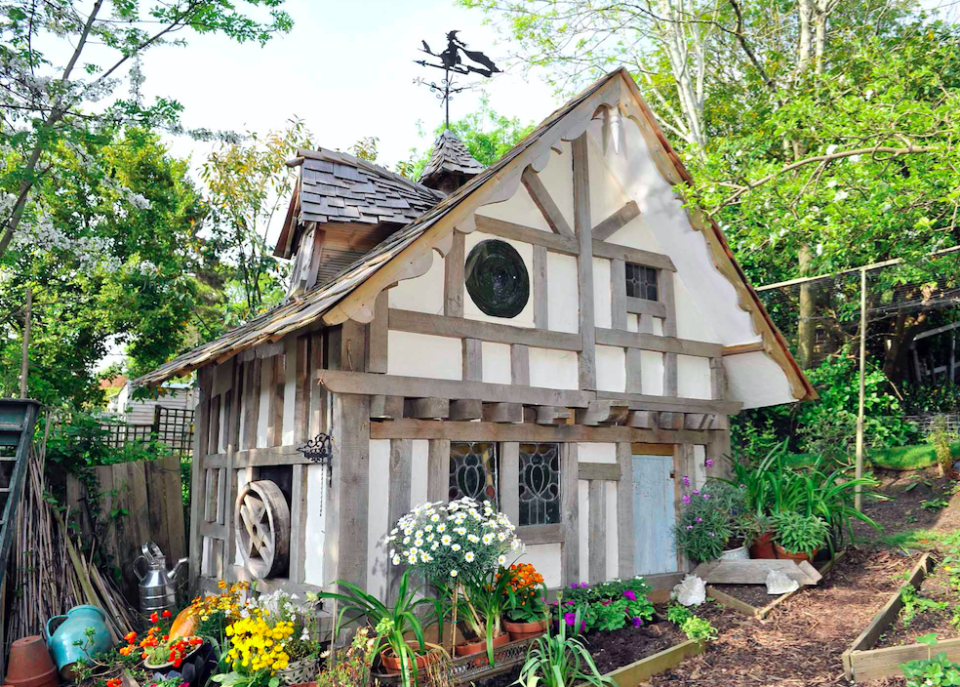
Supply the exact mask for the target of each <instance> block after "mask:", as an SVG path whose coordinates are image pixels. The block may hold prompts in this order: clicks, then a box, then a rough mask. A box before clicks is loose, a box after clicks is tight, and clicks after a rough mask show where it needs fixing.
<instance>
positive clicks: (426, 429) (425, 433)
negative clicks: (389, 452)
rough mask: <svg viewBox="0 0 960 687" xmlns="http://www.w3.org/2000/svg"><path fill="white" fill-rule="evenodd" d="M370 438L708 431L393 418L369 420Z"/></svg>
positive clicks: (692, 435) (563, 437)
mask: <svg viewBox="0 0 960 687" xmlns="http://www.w3.org/2000/svg"><path fill="white" fill-rule="evenodd" d="M370 438H371V439H449V440H451V441H523V442H528V441H529V442H533V441H557V442H582V443H610V442H617V441H628V442H631V443H641V444H708V443H710V439H711V434H710V432H697V431H692V430H670V429H635V428H633V427H617V426H609V427H585V426H583V425H558V426H555V427H553V426H550V425H534V424H529V423H524V424H518V425H514V424H504V423H500V422H451V421H443V422H437V421H431V420H395V421H394V422H372V423H370Z"/></svg>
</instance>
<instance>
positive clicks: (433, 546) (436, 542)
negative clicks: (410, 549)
mask: <svg viewBox="0 0 960 687" xmlns="http://www.w3.org/2000/svg"><path fill="white" fill-rule="evenodd" d="M439 548H440V542H438V541H435V542H433V543H432V544H431V545H430V550H431V551H436V550H437V549H439Z"/></svg>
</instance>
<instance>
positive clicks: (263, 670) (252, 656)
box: [211, 608, 293, 687]
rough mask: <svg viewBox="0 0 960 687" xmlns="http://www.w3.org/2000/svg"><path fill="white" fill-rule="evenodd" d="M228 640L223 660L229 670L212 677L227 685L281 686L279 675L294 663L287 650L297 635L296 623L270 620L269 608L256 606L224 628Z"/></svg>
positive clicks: (224, 686)
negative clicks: (294, 626)
mask: <svg viewBox="0 0 960 687" xmlns="http://www.w3.org/2000/svg"><path fill="white" fill-rule="evenodd" d="M224 634H225V636H226V642H225V643H224V645H223V646H222V647H221V649H222V651H223V653H222V654H221V657H220V660H221V662H222V663H224V664H225V665H226V667H228V668H229V671H228V672H223V673H221V674H219V675H214V676H213V677H212V678H211V679H212V680H213V681H214V682H218V683H220V684H221V685H223V687H278V686H279V684H280V679H279V678H278V677H277V676H276V675H277V672H278V671H281V670H283V669H284V668H286V667H287V666H288V665H289V664H290V655H289V654H288V653H287V651H286V647H287V643H288V642H289V640H290V637H291V636H292V635H293V623H291V622H289V621H286V620H274V621H271V620H269V615H268V614H267V612H265V611H263V610H262V609H259V608H252V609H251V610H250V611H249V612H247V614H246V617H241V618H238V619H237V620H234V621H233V622H232V623H231V624H229V625H227V627H226V629H225V630H224Z"/></svg>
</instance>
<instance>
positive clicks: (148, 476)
mask: <svg viewBox="0 0 960 687" xmlns="http://www.w3.org/2000/svg"><path fill="white" fill-rule="evenodd" d="M94 471H95V475H96V482H97V485H96V492H97V493H95V494H91V493H88V490H87V488H86V486H85V485H84V484H83V483H81V482H80V481H79V480H78V479H77V478H76V477H74V476H73V475H68V477H67V505H68V506H69V507H70V513H71V520H73V522H75V523H77V524H78V525H79V526H80V528H81V529H82V531H83V534H84V536H85V537H86V536H90V535H91V534H94V535H96V537H97V542H96V544H95V545H96V546H98V547H100V554H101V560H106V561H107V562H108V563H109V564H110V566H111V567H114V568H115V569H117V570H119V572H120V574H121V577H122V588H123V591H124V595H125V596H126V597H127V599H128V600H129V601H130V602H131V603H133V604H134V605H136V603H137V578H136V576H135V575H134V573H133V562H134V560H135V559H136V558H137V556H139V555H140V546H141V545H142V544H143V543H144V542H147V541H153V542H155V543H156V544H157V546H159V547H160V550H161V551H163V553H164V554H165V555H166V557H167V563H168V565H170V566H173V564H174V563H176V561H177V560H178V559H180V558H183V557H185V556H186V555H187V540H186V528H185V524H184V508H183V491H182V490H183V487H182V483H181V479H180V456H179V455H170V456H166V457H163V458H157V459H156V460H141V461H136V462H133V463H118V464H116V465H106V466H101V467H97V468H94ZM91 518H95V519H96V521H97V522H98V523H100V524H99V526H97V525H96V524H95V523H94V522H93V520H92V519H91Z"/></svg>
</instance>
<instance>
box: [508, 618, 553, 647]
mask: <svg viewBox="0 0 960 687" xmlns="http://www.w3.org/2000/svg"><path fill="white" fill-rule="evenodd" d="M503 629H505V630H506V631H507V632H509V633H510V641H511V642H519V641H520V640H521V639H530V638H531V637H536V636H538V635H542V634H543V633H544V632H546V631H547V621H546V620H538V621H537V622H535V623H515V622H513V621H512V620H504V621H503Z"/></svg>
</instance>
